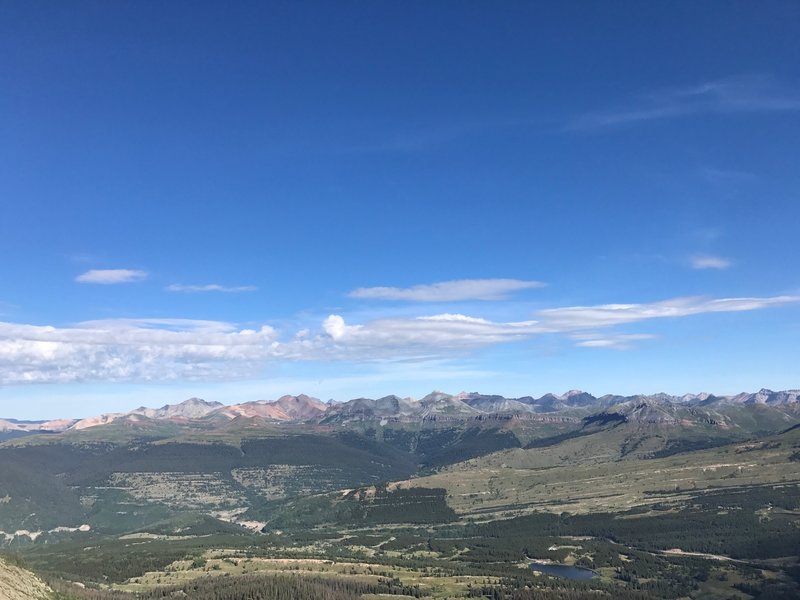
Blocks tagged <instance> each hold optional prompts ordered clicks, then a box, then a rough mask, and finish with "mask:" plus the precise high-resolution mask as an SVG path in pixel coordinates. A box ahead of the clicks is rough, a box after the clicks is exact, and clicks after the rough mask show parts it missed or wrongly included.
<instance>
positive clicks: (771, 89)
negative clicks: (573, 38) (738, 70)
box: [567, 76, 800, 130]
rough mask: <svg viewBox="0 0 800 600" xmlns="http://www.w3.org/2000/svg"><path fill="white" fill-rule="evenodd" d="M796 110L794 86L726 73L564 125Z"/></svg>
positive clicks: (799, 100)
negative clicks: (720, 77)
mask: <svg viewBox="0 0 800 600" xmlns="http://www.w3.org/2000/svg"><path fill="white" fill-rule="evenodd" d="M798 110H800V91H798V90H796V89H787V88H785V87H783V86H781V85H779V84H778V83H777V82H775V81H774V80H772V79H771V78H768V77H763V76H761V77H758V76H744V77H729V78H725V79H717V80H714V81H708V82H705V83H701V84H699V85H694V86H690V87H683V88H672V89H664V90H660V91H657V92H653V93H649V94H645V95H643V96H640V97H639V98H637V99H636V100H635V101H634V102H632V103H631V104H629V105H628V106H623V107H620V108H617V109H612V110H604V111H596V112H589V113H586V114H583V115H580V116H579V117H577V118H575V119H573V120H572V121H571V122H570V123H568V125H567V129H571V130H596V129H609V128H614V127H620V126H625V125H631V124H634V123H640V122H645V121H656V120H662V119H671V118H677V117H686V116H690V115H696V114H714V113H716V114H733V113H756V112H779V111H780V112H785V111H798Z"/></svg>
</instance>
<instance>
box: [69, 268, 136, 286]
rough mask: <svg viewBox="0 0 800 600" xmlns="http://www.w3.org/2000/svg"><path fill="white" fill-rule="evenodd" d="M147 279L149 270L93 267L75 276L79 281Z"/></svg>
mask: <svg viewBox="0 0 800 600" xmlns="http://www.w3.org/2000/svg"><path fill="white" fill-rule="evenodd" d="M145 279H147V271H140V270H137V269H91V270H89V271H86V272H85V273H81V274H80V275H78V276H77V277H76V278H75V281H77V282H78V283H99V284H104V285H110V284H115V283H131V282H135V281H143V280H145Z"/></svg>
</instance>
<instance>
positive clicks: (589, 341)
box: [0, 296, 800, 385]
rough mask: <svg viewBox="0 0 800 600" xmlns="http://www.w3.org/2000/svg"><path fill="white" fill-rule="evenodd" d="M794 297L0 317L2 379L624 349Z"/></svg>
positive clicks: (194, 374)
mask: <svg viewBox="0 0 800 600" xmlns="http://www.w3.org/2000/svg"><path fill="white" fill-rule="evenodd" d="M798 302H800V296H774V297H761V298H720V299H713V298H702V297H689V298H672V299H667V300H663V301H660V302H653V303H647V304H605V305H596V306H568V307H560V308H552V309H544V310H539V311H537V312H536V314H535V317H536V318H535V320H525V321H512V322H496V321H491V320H489V319H484V318H479V317H473V316H469V315H464V314H459V313H442V314H435V315H427V316H419V317H395V318H381V319H375V320H371V321H367V322H364V323H355V324H350V323H348V322H347V320H346V319H345V318H344V317H343V316H341V315H337V314H331V315H329V316H328V317H327V318H326V319H324V321H323V322H322V324H321V326H320V328H319V330H317V331H316V332H312V331H306V330H300V331H298V332H296V333H295V334H294V336H293V337H291V336H292V334H291V332H284V333H283V338H284V340H283V341H282V339H281V338H282V335H281V333H280V332H278V331H277V330H275V329H274V328H272V327H270V326H268V325H264V326H261V327H259V328H257V329H251V328H241V327H239V326H237V325H235V324H232V323H228V322H224V321H213V320H196V319H152V318H151V319H105V320H94V321H85V322H82V323H78V324H76V325H73V326H69V327H54V326H40V325H29V324H17V323H8V322H0V385H11V384H25V383H72V382H83V381H106V382H121V381H139V382H169V381H179V380H187V381H204V380H208V381H211V380H224V379H236V378H243V377H251V376H254V375H258V374H260V373H261V372H262V371H263V369H264V368H265V366H266V365H268V364H269V363H271V362H281V361H346V360H355V361H362V362H369V361H376V360H381V361H404V360H417V361H419V360H433V359H439V358H446V357H452V356H461V355H463V354H464V353H467V352H469V351H470V350H474V349H478V348H482V347H487V346H492V345H497V344H505V343H510V342H520V341H524V340H528V339H530V338H532V337H535V336H537V335H542V334H558V335H563V336H565V337H566V338H567V339H569V340H571V341H572V342H574V343H575V344H576V345H578V346H580V347H586V348H615V349H620V348H621V349H625V348H629V347H631V345H632V344H633V343H634V342H636V341H641V340H650V339H654V336H652V335H650V334H646V333H618V332H615V331H613V329H612V328H614V327H615V326H618V325H625V324H630V323H635V322H639V321H646V320H650V319H663V318H680V317H687V316H692V315H700V314H707V313H719V312H741V311H752V310H758V309H764V308H769V307H777V306H783V305H787V304H793V303H798ZM604 330H605V331H604ZM287 336H290V337H287Z"/></svg>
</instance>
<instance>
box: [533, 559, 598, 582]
mask: <svg viewBox="0 0 800 600" xmlns="http://www.w3.org/2000/svg"><path fill="white" fill-rule="evenodd" d="M529 566H530V568H531V571H541V572H542V573H547V574H548V575H555V576H556V577H565V578H566V579H572V580H573V581H588V580H589V579H593V578H594V577H597V573H595V572H594V571H592V570H591V569H587V568H585V567H572V566H570V565H554V564H548V563H540V562H532V563H530V565H529Z"/></svg>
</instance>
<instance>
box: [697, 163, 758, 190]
mask: <svg viewBox="0 0 800 600" xmlns="http://www.w3.org/2000/svg"><path fill="white" fill-rule="evenodd" d="M699 172H700V177H702V178H703V179H704V180H705V181H707V182H708V183H710V184H712V185H715V186H740V185H742V184H745V183H752V182H754V181H756V180H757V179H758V177H757V176H756V175H755V173H751V172H750V171H737V170H733V169H719V168H716V167H702V168H701V169H700V171H699Z"/></svg>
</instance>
